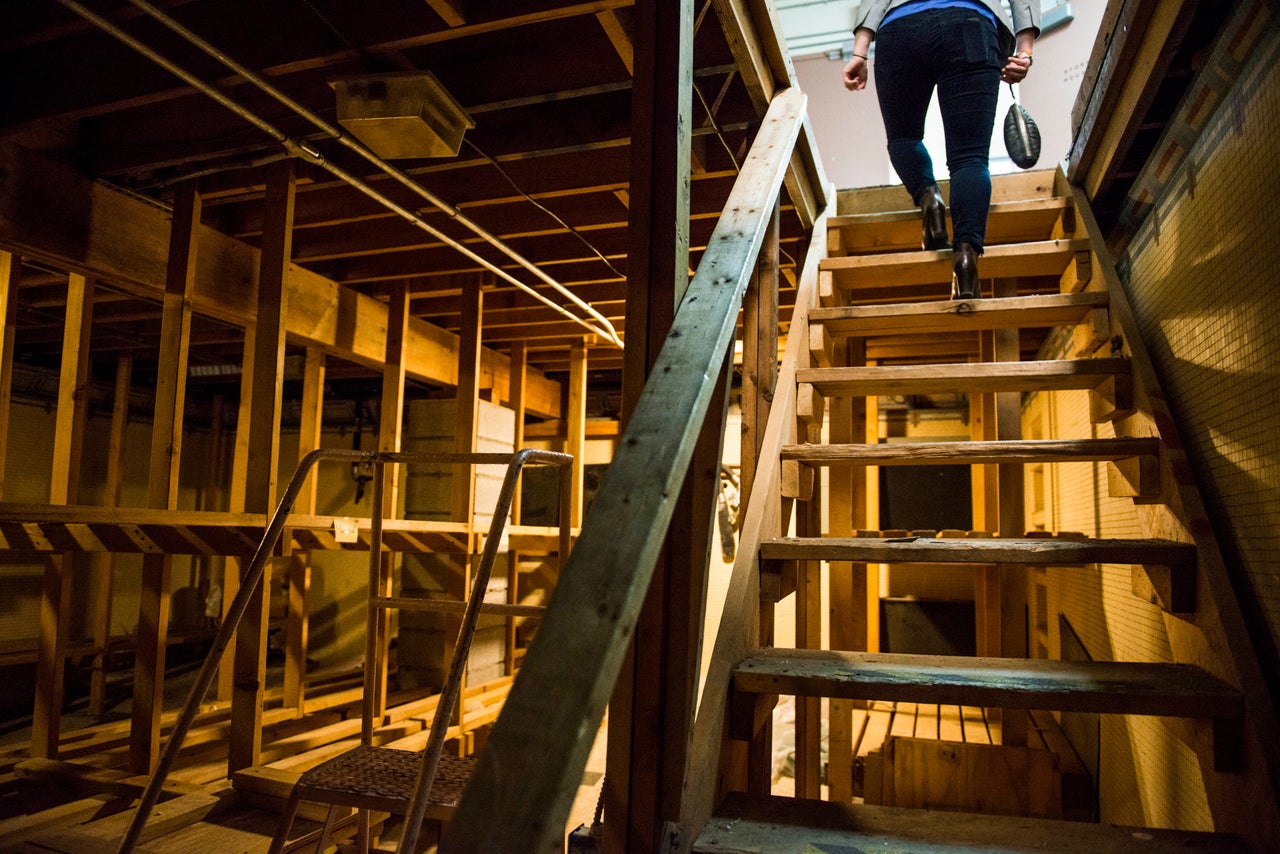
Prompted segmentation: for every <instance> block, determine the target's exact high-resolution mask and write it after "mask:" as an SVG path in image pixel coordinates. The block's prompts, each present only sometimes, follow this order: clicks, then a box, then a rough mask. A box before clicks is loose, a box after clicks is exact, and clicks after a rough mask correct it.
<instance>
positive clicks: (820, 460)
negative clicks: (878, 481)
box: [782, 438, 1160, 466]
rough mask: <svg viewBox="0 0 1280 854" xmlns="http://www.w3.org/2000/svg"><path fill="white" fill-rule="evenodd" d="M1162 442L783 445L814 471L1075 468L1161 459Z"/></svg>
mask: <svg viewBox="0 0 1280 854" xmlns="http://www.w3.org/2000/svg"><path fill="white" fill-rule="evenodd" d="M1159 454H1160V441H1159V440H1158V439H1125V438H1121V439H1019V440H1012V441H1007V442H1003V441H993V442H974V441H970V442H910V443H903V444H897V445H785V446H784V447H783V448H782V459H784V460H798V461H800V462H803V463H805V464H807V465H811V466H831V465H875V466H895V465H899V466H900V465H920V464H923V463H930V464H956V465H970V464H974V465H977V464H981V463H1000V464H1003V463H1039V462H1044V463H1072V462H1090V461H1092V462H1097V461H1102V460H1122V459H1127V458H1130V457H1158V456H1159Z"/></svg>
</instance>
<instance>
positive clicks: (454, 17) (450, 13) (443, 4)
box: [427, 0, 467, 27]
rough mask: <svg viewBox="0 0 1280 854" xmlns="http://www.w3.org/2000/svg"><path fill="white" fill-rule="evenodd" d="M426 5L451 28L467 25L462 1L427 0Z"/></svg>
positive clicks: (464, 6) (464, 5)
mask: <svg viewBox="0 0 1280 854" xmlns="http://www.w3.org/2000/svg"><path fill="white" fill-rule="evenodd" d="M427 5H428V6H430V7H431V8H432V9H433V10H435V13H436V14H437V15H439V16H440V17H441V18H443V19H444V22H445V23H446V24H448V25H449V26H451V27H461V26H464V25H465V24H466V23H467V15H466V4H465V2H464V0H427Z"/></svg>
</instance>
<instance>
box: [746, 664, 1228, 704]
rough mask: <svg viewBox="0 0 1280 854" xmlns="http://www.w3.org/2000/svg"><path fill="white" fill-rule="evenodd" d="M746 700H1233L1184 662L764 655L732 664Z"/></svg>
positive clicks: (1224, 685)
mask: <svg viewBox="0 0 1280 854" xmlns="http://www.w3.org/2000/svg"><path fill="white" fill-rule="evenodd" d="M733 682H734V686H735V687H736V688H738V689H740V690H743V691H750V692H753V693H773V694H795V695H803V696H810V697H813V696H818V697H846V698H848V699H863V700H870V699H880V700H905V701H909V702H916V703H956V704H961V705H984V706H1005V707H1008V708H1016V709H1051V710H1055V711H1089V712H1098V713H1111V714H1130V715H1164V716H1169V717H1203V718H1228V719H1236V718H1238V717H1239V716H1240V715H1241V714H1242V711H1243V700H1242V698H1241V695H1240V692H1239V691H1238V690H1237V689H1235V688H1233V687H1231V686H1230V685H1228V684H1227V683H1225V682H1223V681H1221V680H1219V679H1216V678H1215V677H1213V676H1210V675H1209V674H1208V673H1206V672H1205V671H1203V670H1201V669H1200V668H1198V667H1193V666H1191V665H1187V664H1159V663H1149V662H1115V661H1085V662H1079V661H1056V660H1048V659H1012V658H973V657H966V656H927V655H906V654H893V653H859V652H844V651H838V650H797V649H766V650H760V651H758V652H756V653H755V654H754V655H752V656H750V657H749V658H747V659H745V660H744V661H743V662H742V663H741V664H739V665H738V668H737V670H736V671H735V672H734V677H733Z"/></svg>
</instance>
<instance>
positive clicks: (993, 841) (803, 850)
mask: <svg viewBox="0 0 1280 854" xmlns="http://www.w3.org/2000/svg"><path fill="white" fill-rule="evenodd" d="M692 850H693V851H694V852H696V854H731V852H732V854H744V852H769V854H816V852H833V854H834V852H852V851H894V852H904V854H960V852H964V854H969V852H973V851H990V852H1026V851H1046V852H1060V854H1094V852H1098V851H1107V852H1110V854H1156V852H1163V851H1178V852H1193V851H1194V852H1232V854H1235V852H1244V851H1248V850H1249V848H1248V846H1247V845H1246V844H1245V843H1244V841H1243V840H1241V839H1239V838H1238V837H1234V836H1229V835H1226V834H1217V833H1204V832H1196V831H1185V830H1157V829H1147V828H1131V827H1115V826H1112V825H1105V824H1092V823H1089V822H1079V821H1054V820H1051V819H1036V818H1021V817H1013V816H997V815H981V814H977V813H962V812H943V811H940V810H919V809H905V808H902V807H884V806H874V805H870V804H842V803H832V802H830V801H818V800H805V799H800V798H783V797H778V796H776V795H748V794H745V793H742V792H733V793H730V794H729V795H727V796H726V797H725V799H724V801H723V802H722V803H721V804H720V806H719V808H718V809H717V810H716V811H715V814H714V815H713V816H712V817H711V819H710V820H709V821H708V822H707V824H706V825H705V826H704V827H703V829H702V832H701V833H700V834H699V835H698V838H697V840H695V842H694V843H693V848H692Z"/></svg>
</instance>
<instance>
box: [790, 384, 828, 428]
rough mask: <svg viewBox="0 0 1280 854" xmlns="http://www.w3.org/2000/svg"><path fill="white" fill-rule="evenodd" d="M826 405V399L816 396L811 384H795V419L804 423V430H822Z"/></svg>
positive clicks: (816, 393)
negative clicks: (814, 428)
mask: <svg viewBox="0 0 1280 854" xmlns="http://www.w3.org/2000/svg"><path fill="white" fill-rule="evenodd" d="M826 404H827V401H826V398H824V397H823V396H822V395H820V394H818V392H817V390H816V389H814V387H813V385H812V384H811V383H806V382H800V383H797V384H796V417H798V418H799V419H800V420H801V421H802V422H804V425H805V427H806V428H811V427H816V428H818V429H821V428H822V419H823V415H824V413H825V409H826Z"/></svg>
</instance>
